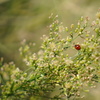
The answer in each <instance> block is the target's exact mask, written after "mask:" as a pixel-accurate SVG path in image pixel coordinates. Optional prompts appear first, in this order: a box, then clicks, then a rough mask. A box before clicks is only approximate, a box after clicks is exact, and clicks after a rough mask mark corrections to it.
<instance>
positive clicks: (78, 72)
mask: <svg viewBox="0 0 100 100" xmlns="http://www.w3.org/2000/svg"><path fill="white" fill-rule="evenodd" d="M57 17H58V16H56V17H52V16H50V18H51V19H52V20H53V23H52V24H51V25H50V34H49V36H45V35H44V36H43V37H42V39H43V43H42V45H41V49H40V50H39V51H38V52H37V53H33V52H32V50H31V48H34V47H32V45H27V44H25V42H23V45H22V47H21V48H20V54H21V55H22V56H23V61H24V62H25V64H26V65H27V66H28V69H27V70H26V71H22V70H20V69H19V68H16V67H15V65H14V64H13V63H9V64H2V61H1V63H0V68H1V72H0V75H1V76H0V78H1V90H0V96H1V99H2V100H25V99H26V100H27V99H30V98H31V97H33V98H35V97H43V98H46V99H50V100H51V99H52V100H53V99H54V100H63V99H64V100H69V99H71V98H73V99H74V100H75V99H77V98H81V97H83V95H82V92H83V91H84V92H85V91H88V87H95V84H96V83H99V82H100V12H98V13H97V19H96V20H95V21H92V22H91V21H90V20H89V18H88V17H86V18H84V17H81V18H80V20H79V21H78V24H77V25H76V26H74V24H72V25H71V26H70V28H67V27H64V26H63V24H62V23H60V22H59V21H58V18H57ZM62 34H66V36H64V37H63V36H62ZM78 38H80V39H81V40H82V41H81V42H76V40H78ZM76 46H77V47H76ZM69 50H70V51H71V52H74V53H73V54H72V55H70V54H69V52H68V51H69ZM55 88H58V89H59V91H58V93H56V94H54V95H52V96H50V95H49V96H48V94H50V93H52V92H53V91H54V89H55ZM38 99H39V98H38ZM38 99H37V100H38Z"/></svg>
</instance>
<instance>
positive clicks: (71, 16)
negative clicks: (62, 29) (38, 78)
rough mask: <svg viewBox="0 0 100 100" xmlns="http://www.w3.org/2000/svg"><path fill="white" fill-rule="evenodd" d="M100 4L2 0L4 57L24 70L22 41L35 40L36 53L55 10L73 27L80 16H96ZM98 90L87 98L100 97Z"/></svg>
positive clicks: (93, 0)
mask: <svg viewBox="0 0 100 100" xmlns="http://www.w3.org/2000/svg"><path fill="white" fill-rule="evenodd" d="M99 7H100V0H0V57H3V58H4V61H5V62H10V61H14V62H15V64H16V65H17V66H18V67H20V68H21V69H24V68H25V67H24V66H23V63H22V60H21V57H20V55H19V51H18V50H19V47H20V46H21V45H20V42H21V41H22V40H23V39H26V40H27V42H35V43H36V47H35V48H34V51H35V52H36V51H37V50H38V49H39V46H40V44H41V40H40V37H41V36H42V35H43V34H46V35H48V34H49V32H48V28H47V26H48V25H49V24H50V21H49V18H48V17H49V15H50V14H51V13H54V15H56V14H57V15H59V20H60V21H62V22H63V23H64V25H66V26H69V25H70V24H72V23H73V24H75V23H77V20H78V19H79V18H80V16H89V17H90V18H91V19H94V18H95V14H96V12H97V10H98V9H99ZM21 66H22V67H21ZM93 91H95V90H93ZM97 91H98V90H96V92H92V93H90V94H88V96H89V95H90V96H89V98H88V96H87V98H86V99H85V100H100V95H99V94H100V93H99V92H97ZM96 94H98V95H96ZM91 97H92V98H91Z"/></svg>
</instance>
